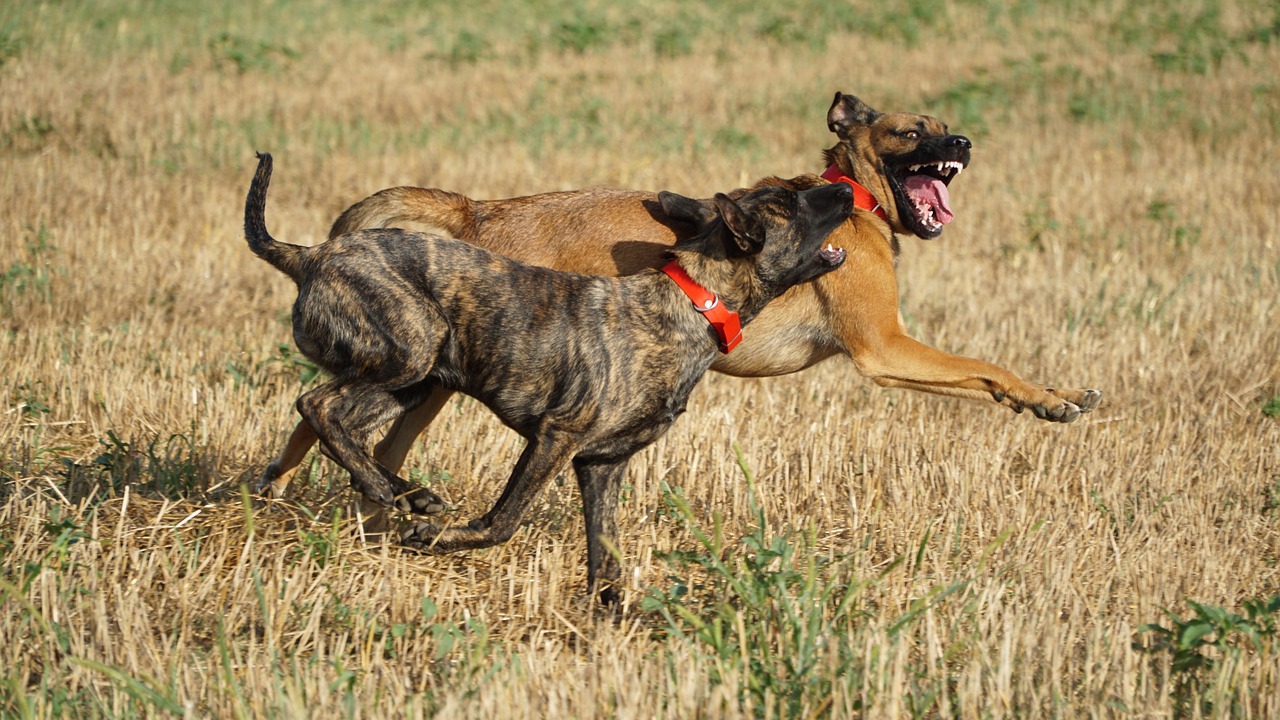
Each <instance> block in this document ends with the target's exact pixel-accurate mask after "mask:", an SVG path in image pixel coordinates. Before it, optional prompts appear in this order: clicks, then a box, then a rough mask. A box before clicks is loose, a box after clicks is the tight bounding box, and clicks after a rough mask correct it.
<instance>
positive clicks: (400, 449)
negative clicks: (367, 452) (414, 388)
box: [373, 387, 453, 475]
mask: <svg viewBox="0 0 1280 720" xmlns="http://www.w3.org/2000/svg"><path fill="white" fill-rule="evenodd" d="M451 397H453V391H452V390H445V389H444V388H440V387H436V388H432V390H431V394H430V395H428V396H427V399H426V400H424V401H422V404H421V405H419V406H417V407H415V408H414V409H412V410H410V411H409V412H407V413H405V414H404V415H401V416H400V417H398V418H396V421H395V422H394V423H392V425H391V428H390V429H388V430H387V434H386V437H384V438H382V441H381V442H379V443H378V444H377V446H375V447H374V448H373V456H374V458H376V459H377V461H378V463H379V464H380V465H382V467H384V468H386V469H388V470H390V471H391V472H393V473H396V474H397V475H398V474H399V473H400V469H401V468H402V467H404V459H405V457H407V456H408V455H409V450H410V449H412V448H413V443H414V441H415V440H417V439H418V436H419V435H421V434H422V431H423V430H425V429H426V428H427V426H428V425H430V424H431V421H432V420H435V418H436V415H439V414H440V410H441V409H442V408H443V407H444V406H445V403H447V402H449V398H451Z"/></svg>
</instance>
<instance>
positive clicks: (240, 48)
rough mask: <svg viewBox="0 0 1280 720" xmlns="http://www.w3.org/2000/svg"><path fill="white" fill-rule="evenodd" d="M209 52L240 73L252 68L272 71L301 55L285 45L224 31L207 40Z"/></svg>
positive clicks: (217, 60) (221, 63)
mask: <svg viewBox="0 0 1280 720" xmlns="http://www.w3.org/2000/svg"><path fill="white" fill-rule="evenodd" d="M209 53H210V55H212V57H213V60H214V62H215V63H217V64H218V65H222V66H226V67H231V68H234V69H235V71H236V72H237V73H239V74H241V75H243V74H245V73H247V72H250V71H253V70H265V71H271V72H274V71H276V70H279V69H280V66H281V64H282V63H286V62H289V61H293V60H297V59H299V58H301V57H302V53H300V52H298V51H297V50H295V49H293V48H291V47H289V46H287V45H279V44H276V43H270V42H266V41H262V40H257V41H255V40H249V39H248V38H245V37H241V36H239V35H232V34H231V33H226V32H224V33H219V34H218V35H216V36H214V38H213V39H212V40H210V41H209Z"/></svg>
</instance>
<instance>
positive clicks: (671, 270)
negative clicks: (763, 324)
mask: <svg viewBox="0 0 1280 720" xmlns="http://www.w3.org/2000/svg"><path fill="white" fill-rule="evenodd" d="M662 272H664V273H666V274H667V276H668V277H670V278H671V279H672V280H675V281H676V285H678V286H679V287H680V289H681V290H683V291H684V294H685V295H688V296H689V299H690V300H692V301H693V309H694V310H697V311H698V312H700V313H702V317H704V318H706V319H707V322H709V323H711V327H712V328H713V329H714V330H715V331H716V337H718V338H719V339H720V352H722V353H727V352H729V351H730V350H732V349H734V348H735V347H737V346H738V343H740V342H742V323H741V322H739V320H738V313H736V312H734V311H732V310H730V309H729V308H727V307H725V306H724V303H722V302H720V298H719V296H717V295H716V294H715V293H713V292H711V291H710V290H708V289H706V288H704V287H702V286H701V285H699V284H698V283H697V282H696V281H694V279H693V278H691V277H689V273H687V272H685V271H684V268H682V267H680V262H679V261H678V260H672V261H671V262H669V263H667V264H666V265H663V266H662Z"/></svg>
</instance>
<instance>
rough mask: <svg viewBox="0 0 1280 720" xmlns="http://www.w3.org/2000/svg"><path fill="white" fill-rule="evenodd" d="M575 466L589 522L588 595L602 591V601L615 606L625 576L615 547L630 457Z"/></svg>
mask: <svg viewBox="0 0 1280 720" xmlns="http://www.w3.org/2000/svg"><path fill="white" fill-rule="evenodd" d="M628 459H629V458H628ZM573 469H574V471H575V472H577V474H578V490H579V491H581V493H582V514H583V516H584V518H585V520H586V524H587V594H588V595H593V594H596V593H599V597H600V602H602V603H604V604H606V605H612V604H614V603H616V602H617V601H618V581H619V580H621V579H622V568H621V566H620V565H619V564H618V560H617V558H616V557H614V554H613V550H616V549H617V547H618V493H619V491H620V490H621V489H622V478H623V475H624V474H626V471H627V460H623V461H621V462H613V463H592V462H588V461H584V460H575V461H574V463H573Z"/></svg>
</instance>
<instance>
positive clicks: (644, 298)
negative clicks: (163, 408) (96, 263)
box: [245, 155, 853, 601]
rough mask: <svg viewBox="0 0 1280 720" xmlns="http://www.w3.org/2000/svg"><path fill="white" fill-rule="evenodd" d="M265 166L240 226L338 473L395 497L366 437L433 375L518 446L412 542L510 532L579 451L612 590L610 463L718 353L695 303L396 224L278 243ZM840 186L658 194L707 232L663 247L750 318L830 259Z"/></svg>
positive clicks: (659, 278) (614, 485)
mask: <svg viewBox="0 0 1280 720" xmlns="http://www.w3.org/2000/svg"><path fill="white" fill-rule="evenodd" d="M270 179H271V156H270V155H260V156H259V163H258V170H257V173H256V175H255V176H254V179H253V184H252V186H251V187H250V190H249V195H248V198H247V200H246V202H245V237H246V239H247V240H248V243H249V247H250V248H251V249H252V250H253V251H254V252H255V253H257V254H258V255H259V256H260V257H262V258H263V259H264V260H266V261H267V262H269V263H271V264H272V265H273V266H275V267H276V268H277V269H279V270H280V271H281V272H283V273H285V274H287V275H288V276H289V277H291V278H292V279H293V280H294V282H295V283H296V284H297V286H298V298H297V300H296V302H295V303H294V306H293V336H294V340H295V341H296V342H297V345H298V349H299V350H301V351H302V353H303V354H304V355H306V356H307V357H308V358H310V359H311V360H312V361H314V362H315V363H316V364H317V365H319V366H320V367H322V368H324V369H325V370H327V371H329V372H330V373H332V374H333V380H332V381H330V382H328V383H326V384H324V385H321V386H320V387H318V388H316V389H314V390H311V391H309V392H307V393H305V394H304V395H303V396H302V397H300V398H299V399H298V411H299V412H300V413H301V414H302V416H303V418H304V419H305V421H306V423H307V425H308V426H310V427H311V429H312V430H313V431H314V432H315V433H316V435H317V436H318V437H319V438H320V441H321V443H322V444H323V447H324V449H325V451H326V453H327V454H328V455H329V456H330V457H332V458H333V459H335V460H336V461H337V462H338V463H339V464H340V465H342V467H343V468H345V469H346V470H347V471H348V472H349V473H351V484H352V485H353V486H354V487H356V488H357V489H358V490H360V492H362V493H363V494H364V495H365V497H367V498H369V499H371V500H375V501H377V502H379V503H382V504H384V505H389V504H391V503H393V502H394V500H395V495H396V494H397V493H400V492H402V491H404V490H405V489H406V488H407V486H408V483H407V482H406V481H404V480H403V479H401V478H399V477H398V476H397V475H396V474H395V473H393V472H391V471H390V470H388V469H387V468H385V467H383V466H381V465H379V464H378V462H377V461H376V460H374V458H373V457H372V456H371V455H370V454H369V452H368V450H367V449H366V441H367V440H368V438H369V436H370V434H371V433H372V432H373V431H374V430H375V429H377V428H378V426H380V425H381V424H382V423H384V422H386V421H387V420H390V419H391V418H393V417H396V416H398V415H401V414H403V413H404V412H405V411H408V410H411V409H413V408H414V407H416V406H417V405H418V404H419V403H421V402H422V401H423V399H424V398H426V397H428V396H429V395H430V394H431V392H432V390H433V389H434V388H437V387H439V388H445V389H448V390H450V391H460V392H464V393H466V394H468V395H471V396H472V397H475V398H476V399H478V400H480V401H481V402H483V403H484V404H485V405H486V406H488V407H489V408H490V409H491V410H493V412H494V413H496V414H497V415H498V417H499V418H501V419H502V421H503V422H504V423H505V424H506V425H507V426H508V427H510V428H511V429H513V430H515V431H516V432H518V433H520V435H522V436H523V437H524V438H525V439H526V440H528V446H527V447H526V448H525V450H524V452H523V453H522V454H521V456H520V459H519V461H518V462H517V463H516V466H515V470H514V471H512V473H511V477H510V479H509V480H508V481H507V486H506V489H505V490H504V491H503V492H502V496H501V497H500V498H499V499H498V501H497V504H495V505H494V506H493V509H492V510H490V511H489V512H488V513H487V514H486V515H485V516H484V517H481V518H479V519H477V520H475V521H472V522H471V523H470V524H469V525H468V526H465V527H449V528H440V527H437V526H435V525H432V524H430V523H423V524H419V525H418V526H417V527H415V528H414V529H413V530H411V531H410V532H409V533H408V534H406V536H405V538H404V540H405V542H406V543H407V544H409V545H412V546H415V547H419V548H422V549H426V550H433V551H440V552H444V551H450V550H461V549H469V548H481V547H488V546H491V545H495V544H497V543H500V542H503V541H505V540H507V539H508V538H510V537H511V535H512V534H513V533H514V532H515V530H516V529H517V527H518V524H519V521H520V518H521V516H522V515H523V514H524V512H525V510H526V509H527V508H528V507H529V505H530V504H531V503H532V502H533V500H534V499H535V498H536V497H537V495H538V494H539V493H540V492H541V491H542V489H543V488H544V487H545V486H546V484H547V481H549V480H550V479H551V478H553V477H555V476H557V475H558V474H560V473H562V472H564V471H567V470H568V469H569V468H570V467H572V468H573V469H574V471H575V473H576V474H577V478H578V488H579V490H580V491H581V493H582V499H583V514H584V515H585V517H586V527H587V579H588V585H589V587H590V589H591V590H592V591H596V590H599V591H600V592H601V593H602V595H601V597H602V599H604V600H606V601H609V600H611V599H613V598H615V597H616V588H615V587H614V586H613V585H614V583H615V582H616V581H617V580H618V578H619V576H620V568H619V566H618V563H617V561H616V560H614V559H613V557H612V555H610V554H609V553H608V552H607V551H606V549H607V548H608V547H610V546H616V544H617V531H616V521H615V514H616V506H617V501H618V490H619V488H620V485H621V481H622V475H623V472H624V471H625V469H626V465H627V461H628V460H630V459H631V456H632V455H634V454H635V453H636V452H637V451H639V450H640V449H642V448H644V447H645V446H647V445H649V444H650V443H652V442H653V441H654V440H656V439H658V438H659V437H661V436H662V434H663V433H665V432H666V430H667V428H668V427H670V426H671V423H672V422H673V421H674V420H675V418H676V416H678V415H680V414H681V413H683V412H684V409H685V403H686V402H687V400H688V398H689V393H690V392H692V391H693V388H694V386H695V385H696V384H697V382H698V380H699V379H701V377H702V375H703V374H704V373H705V372H706V371H707V369H708V368H710V366H711V363H712V361H714V360H715V359H716V357H717V356H718V355H719V352H718V347H719V342H720V339H719V338H718V336H717V334H716V333H715V331H714V330H713V328H712V326H711V325H710V324H709V323H708V321H707V320H706V319H704V317H703V316H702V315H701V313H702V312H703V309H702V308H701V307H695V306H694V305H693V304H692V303H691V302H690V297H691V295H686V294H685V291H684V290H682V289H681V288H680V287H679V286H677V284H676V283H675V282H673V280H672V278H671V277H668V276H667V275H666V274H664V273H663V272H659V271H656V270H646V271H642V272H640V273H637V274H635V275H631V276H629V277H625V278H613V277H604V276H599V275H579V274H573V273H566V272H559V271H555V270H549V269H546V268H540V267H533V266H530V265H525V264H523V263H520V262H517V261H514V260H509V259H507V258H505V257H503V256H500V255H496V254H494V253H491V252H489V251H487V250H484V249H482V248H479V247H476V246H475V245H470V244H467V243H464V242H459V241H457V240H450V239H445V238H441V237H437V236H433V235H427V234H422V233H414V232H410V231H405V230H364V231H359V232H354V233H349V234H345V235H342V236H341V237H338V238H336V239H333V240H330V241H328V242H327V243H324V244H322V245H319V246H317V247H314V248H305V247H300V246H296V245H289V244H286V243H281V242H278V241H276V240H275V239H273V238H272V237H271V235H269V234H268V233H267V228H266V224H265V220H264V213H265V207H266V193H267V186H268V184H269V183H270ZM852 195H853V193H852V191H851V189H850V188H849V187H847V186H845V185H841V184H835V185H824V186H822V187H817V188H813V189H810V190H804V191H795V190H791V189H788V188H782V187H776V186H771V187H765V188H761V189H759V190H756V191H754V192H751V193H748V194H746V195H743V196H742V197H740V198H738V199H737V200H736V201H735V200H733V199H731V198H729V197H728V196H726V195H717V196H716V197H715V199H714V201H713V205H714V207H715V211H714V214H715V216H716V218H715V219H714V220H711V219H710V217H709V216H708V214H707V213H708V211H707V210H706V209H705V208H704V207H703V206H702V205H701V204H700V203H699V202H698V201H696V200H690V199H688V198H683V197H681V196H679V195H673V194H669V193H662V194H660V195H659V196H658V202H659V203H661V205H662V207H663V209H664V210H665V211H666V212H667V214H669V215H671V216H676V217H680V216H696V217H699V218H700V219H701V220H700V222H699V224H701V225H704V226H705V227H706V229H705V231H704V232H702V233H701V234H699V235H697V236H695V237H693V238H690V239H688V240H686V241H684V242H681V243H679V244H678V245H676V246H675V247H672V248H667V252H668V254H669V255H670V256H671V257H673V258H674V259H675V260H676V261H677V262H678V263H679V266H680V267H682V268H683V269H684V272H685V273H687V276H688V277H689V278H692V280H693V281H695V282H696V283H697V284H698V285H700V286H701V287H702V288H706V289H709V290H711V291H713V292H714V293H716V295H717V296H718V301H719V303H721V304H723V305H724V307H726V308H729V309H731V310H734V311H736V312H737V313H738V316H739V320H740V322H741V323H743V324H745V323H747V322H749V321H750V320H751V319H753V318H754V317H755V316H756V315H757V314H759V312H760V311H761V310H762V309H763V308H764V307H765V304H766V303H768V302H769V301H770V300H771V299H773V298H775V297H777V296H778V295H780V294H781V293H783V292H784V291H786V290H787V289H788V288H790V287H792V286H794V285H796V284H797V283H801V282H806V281H809V280H812V279H814V278H815V277H818V276H819V275H823V274H825V273H828V272H830V271H832V270H835V269H836V268H838V267H840V265H841V264H842V263H843V262H844V260H845V257H846V255H845V253H844V251H842V250H838V249H835V248H833V247H830V246H828V247H827V248H823V246H822V244H823V241H824V240H825V239H826V237H827V236H828V235H829V234H830V233H831V231H832V230H834V229H835V228H836V227H837V226H839V225H841V224H842V223H844V221H845V220H846V219H847V218H848V217H849V214H850V213H851V212H852V210H853V202H852V200H853V197H852ZM708 307H711V300H710V299H708ZM419 492H426V491H425V490H422V491H419Z"/></svg>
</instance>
